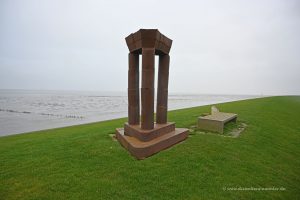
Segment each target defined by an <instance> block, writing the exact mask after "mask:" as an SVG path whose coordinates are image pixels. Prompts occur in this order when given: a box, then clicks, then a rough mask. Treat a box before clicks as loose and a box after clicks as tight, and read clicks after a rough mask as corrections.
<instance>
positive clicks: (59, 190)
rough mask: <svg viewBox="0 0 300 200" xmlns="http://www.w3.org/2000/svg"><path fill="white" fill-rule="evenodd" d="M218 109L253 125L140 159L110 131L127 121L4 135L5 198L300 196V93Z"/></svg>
mask: <svg viewBox="0 0 300 200" xmlns="http://www.w3.org/2000/svg"><path fill="white" fill-rule="evenodd" d="M218 107H219V108H220V110H221V111H224V112H233V113H237V114H238V115H239V116H238V119H239V120H241V121H243V122H245V123H246V124H247V125H248V126H247V128H246V129H245V131H244V132H242V134H241V135H240V137H238V138H231V137H221V136H219V135H218V134H197V133H194V134H191V136H190V137H189V138H188V139H187V140H186V141H184V142H182V143H180V144H178V145H176V146H174V147H172V148H170V149H168V150H165V151H162V152H160V153H158V154H156V155H154V156H152V157H150V158H148V159H145V160H142V161H138V160H135V159H134V158H133V157H132V156H130V155H129V154H128V152H127V151H125V150H124V149H123V148H122V147H121V146H120V145H119V143H118V142H116V141H113V140H112V139H111V137H110V135H109V134H112V133H114V130H115V128H117V127H122V126H123V123H124V122H125V121H126V119H125V118H124V119H118V120H111V121H105V122H99V123H93V124H86V125H80V126H72V127H66V128H59V129H52V130H45V131H39V132H33V133H27V134H20V135H14V136H6V137H1V138H0V199H24V200H25V199H93V200H94V199H297V198H298V199H299V198H300V159H299V158H300V97H299V96H297V97H292V96H291V97H269V98H261V99H253V100H245V101H237V102H231V103H224V104H219V105H218ZM209 110H210V106H202V107H195V108H189V109H182V110H176V111H172V112H169V121H175V122H176V126H177V127H187V128H189V127H191V126H194V125H196V120H197V117H198V116H199V115H200V114H201V113H205V112H206V113H208V112H209ZM224 187H226V188H229V187H255V188H269V187H277V188H280V187H283V188H285V189H286V190H284V191H228V190H225V191H223V188H224Z"/></svg>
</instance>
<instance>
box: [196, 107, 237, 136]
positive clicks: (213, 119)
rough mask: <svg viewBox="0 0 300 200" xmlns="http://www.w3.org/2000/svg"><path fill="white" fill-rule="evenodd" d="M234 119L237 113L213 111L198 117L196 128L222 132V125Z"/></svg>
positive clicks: (234, 120)
mask: <svg viewBox="0 0 300 200" xmlns="http://www.w3.org/2000/svg"><path fill="white" fill-rule="evenodd" d="M236 120H237V114H234V113H223V112H218V111H217V112H216V111H214V112H212V114H211V115H207V116H203V117H199V118H198V128H200V129H203V130H208V131H216V132H219V133H223V131H224V125H225V124H226V123H227V122H231V121H233V122H236Z"/></svg>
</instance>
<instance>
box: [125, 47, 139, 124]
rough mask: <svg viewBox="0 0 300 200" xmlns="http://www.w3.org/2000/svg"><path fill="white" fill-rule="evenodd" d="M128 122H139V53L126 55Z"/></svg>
mask: <svg viewBox="0 0 300 200" xmlns="http://www.w3.org/2000/svg"><path fill="white" fill-rule="evenodd" d="M128 61H129V69H128V123H129V124H130V125H135V124H139V123H140V93H139V54H136V53H129V55H128Z"/></svg>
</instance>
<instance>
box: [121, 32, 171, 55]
mask: <svg viewBox="0 0 300 200" xmlns="http://www.w3.org/2000/svg"><path fill="white" fill-rule="evenodd" d="M125 39H126V43H127V46H128V49H129V51H130V52H141V49H142V48H154V49H155V54H157V55H161V54H169V52H170V49H171V46H172V40H171V39H169V38H167V37H166V36H165V35H163V34H161V33H160V32H159V31H158V30H157V29H140V30H139V31H137V32H135V33H132V34H130V35H129V36H128V37H126V38H125Z"/></svg>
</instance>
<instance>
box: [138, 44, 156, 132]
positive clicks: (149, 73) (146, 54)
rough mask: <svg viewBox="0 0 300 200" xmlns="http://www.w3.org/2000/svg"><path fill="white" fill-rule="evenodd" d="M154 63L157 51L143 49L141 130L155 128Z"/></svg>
mask: <svg viewBox="0 0 300 200" xmlns="http://www.w3.org/2000/svg"><path fill="white" fill-rule="evenodd" d="M154 63H155V49H154V48H142V88H141V102H142V112H141V113H142V118H141V128H142V129H145V130H150V129H153V128H154Z"/></svg>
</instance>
